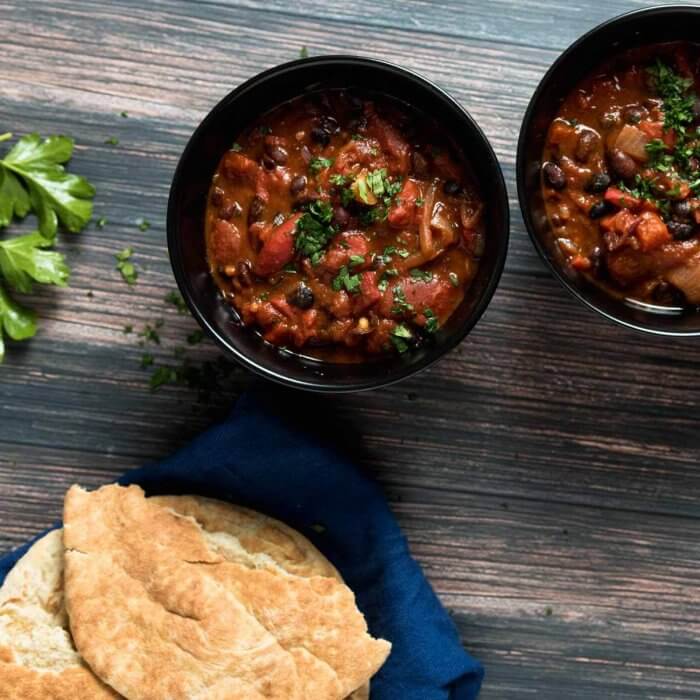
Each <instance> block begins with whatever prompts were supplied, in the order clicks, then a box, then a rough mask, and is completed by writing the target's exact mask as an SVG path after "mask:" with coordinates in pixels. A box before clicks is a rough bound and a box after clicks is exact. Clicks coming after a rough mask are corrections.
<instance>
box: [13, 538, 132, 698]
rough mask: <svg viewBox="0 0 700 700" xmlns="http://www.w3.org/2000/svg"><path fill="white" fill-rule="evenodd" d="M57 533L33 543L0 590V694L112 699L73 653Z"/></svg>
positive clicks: (112, 695) (76, 654) (16, 696)
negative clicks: (64, 598)
mask: <svg viewBox="0 0 700 700" xmlns="http://www.w3.org/2000/svg"><path fill="white" fill-rule="evenodd" d="M62 577H63V541H62V531H61V530H54V531H53V532H50V533H49V534H48V535H45V536H44V537H42V538H41V539H40V540H38V541H37V542H35V543H34V545H33V546H32V547H31V549H29V551H28V552H27V553H26V554H25V555H24V556H23V557H22V558H21V559H20V560H19V561H18V562H17V563H16V564H15V566H14V567H13V568H12V570H11V571H10V573H9V574H8V575H7V578H6V579H5V582H4V584H3V586H2V588H0V698H3V700H102V699H105V700H112V699H114V698H118V697H119V696H118V695H117V694H116V693H115V692H114V691H113V690H111V689H110V688H108V687H107V686H105V685H104V684H103V683H102V682H101V681H99V680H98V679H97V678H96V677H95V676H94V675H93V673H92V672H91V671H90V669H89V668H88V667H87V665H86V664H85V663H83V661H82V660H81V658H80V657H79V656H78V653H77V652H76V650H75V647H74V646H73V642H72V640H71V637H70V634H69V632H68V618H67V616H66V611H65V608H64V606H63V580H62Z"/></svg>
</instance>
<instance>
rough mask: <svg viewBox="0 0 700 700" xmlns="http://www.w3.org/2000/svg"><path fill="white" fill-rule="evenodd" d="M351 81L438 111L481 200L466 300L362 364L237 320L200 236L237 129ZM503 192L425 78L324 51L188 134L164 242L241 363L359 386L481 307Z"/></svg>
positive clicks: (196, 301)
mask: <svg viewBox="0 0 700 700" xmlns="http://www.w3.org/2000/svg"><path fill="white" fill-rule="evenodd" d="M342 87H345V88H349V87H358V88H361V89H363V90H367V91H376V92H381V93H384V94H386V95H389V96H391V97H394V98H397V99H399V100H403V101H404V102H407V103H409V104H411V105H413V106H414V107H416V108H418V109H419V110H422V111H423V112H425V113H426V114H428V115H430V116H432V117H433V118H435V119H436V120H437V121H438V122H439V123H440V124H442V125H444V129H445V130H446V131H447V132H449V133H450V134H451V135H452V138H453V140H454V143H455V145H456V146H457V147H458V148H460V149H462V150H463V151H464V153H465V155H466V158H467V160H468V162H469V163H471V164H472V165H473V167H474V171H475V175H476V178H477V179H478V180H479V183H480V186H481V189H482V194H483V196H484V198H485V202H486V212H487V236H486V250H485V253H484V257H483V259H482V261H481V265H480V266H479V270H478V273H477V276H476V278H475V280H474V283H473V285H472V288H471V290H470V291H469V293H468V294H467V298H466V299H465V300H464V302H463V303H462V304H461V306H460V307H459V308H458V309H457V310H456V311H455V313H454V314H453V315H452V317H451V318H450V319H449V321H448V322H447V323H446V324H445V326H444V328H442V329H441V330H440V331H439V332H438V333H437V334H436V337H435V339H434V341H433V342H432V343H431V344H429V345H426V346H425V347H423V348H421V349H418V350H417V351H415V352H412V353H405V354H404V355H401V356H397V357H392V358H383V359H380V360H373V361H367V362H363V363H359V364H335V363H330V362H320V361H317V360H314V359H310V358H307V357H303V356H300V355H298V354H296V353H292V352H286V351H283V350H280V349H279V348H277V347H275V346H273V345H270V344H269V343H266V342H265V341H264V340H262V338H261V337H260V335H259V334H258V333H256V332H255V331H254V330H253V329H251V328H246V327H243V326H242V325H241V324H240V322H239V320H238V317H237V314H236V312H235V310H234V309H233V308H232V307H231V305H230V304H228V303H226V302H225V301H224V300H223V299H222V297H221V295H220V293H219V291H218V289H217V287H216V284H215V283H214V280H213V279H212V276H211V275H210V274H209V268H208V265H207V260H206V252H205V242H204V234H203V225H204V212H205V206H206V200H207V193H208V190H209V185H210V183H211V179H212V176H213V174H214V172H215V170H216V167H217V165H218V163H219V160H220V158H221V156H222V155H223V153H224V152H225V151H226V150H227V149H228V148H229V147H230V144H231V143H232V141H233V140H234V139H235V137H236V136H237V135H238V133H239V132H240V131H241V130H242V129H243V128H244V127H246V126H247V125H248V124H249V123H250V122H251V121H253V120H254V119H255V118H256V117H257V116H258V115H260V114H261V113H264V112H266V111H268V110H269V109H272V108H273V107H275V106H277V105H279V104H281V103H283V102H285V101H287V100H289V99H291V98H293V97H297V96H299V95H302V94H304V93H306V92H308V91H316V90H320V89H328V88H342ZM508 232H509V214H508V199H507V193H506V188H505V184H504V182H503V176H502V174H501V170H500V167H499V165H498V161H497V160H496V156H495V155H494V153H493V150H492V149H491V146H490V145H489V142H488V141H487V140H486V137H485V136H484V134H483V133H482V132H481V130H480V129H479V127H478V126H477V125H476V123H475V122H474V120H473V119H472V118H471V117H470V116H469V114H467V112H466V111H465V110H464V109H463V108H462V107H461V106H460V105H459V104H458V103H457V102H455V100H453V99H452V98H451V97H450V96H449V95H448V94H447V93H445V92H443V91H442V90H441V89H440V88H438V87H437V86H435V85H433V84H432V83H430V82H429V81H427V80H426V79H425V78H422V77H420V76H418V75H416V74H414V73H411V72H409V71H407V70H404V69H402V68H399V67H397V66H394V65H391V64H389V63H384V62H381V61H375V60H370V59H366V58H357V57H352V56H325V57H320V58H309V59H302V60H298V61H292V62H291V63H286V64H284V65H281V66H278V67H276V68H272V69H271V70H268V71H265V72H264V73H261V74H260V75H258V76H256V77H254V78H252V79H251V80H248V81H247V82H245V83H244V84H243V85H241V86H240V87H238V88H236V89H235V90H234V91H233V92H231V93H230V94H229V95H228V96H227V97H225V98H224V99H223V100H222V101H221V102H220V103H219V104H218V105H216V107H214V109H213V110H212V111H211V112H210V113H209V114H208V115H207V117H206V118H205V119H204V121H203V122H202V123H201V124H200V125H199V127H197V129H196V131H195V132H194V134H193V135H192V138H191V139H190V141H189V143H188V144H187V147H186V148H185V151H184V153H183V154H182V157H181V159H180V162H179V164H178V166H177V170H176V171H175V176H174V178H173V183H172V187H171V190H170V201H169V204H168V247H169V250H170V260H171V263H172V266H173V270H174V272H175V279H176V280H177V283H178V285H179V287H180V290H181V292H182V294H183V296H184V298H185V299H186V301H187V303H188V305H189V307H190V309H191V310H192V313H193V314H194V316H195V318H196V319H197V320H198V321H199V323H200V324H201V326H202V328H204V329H205V330H206V331H207V332H208V333H209V334H210V335H211V336H212V337H213V338H214V339H215V340H216V341H217V342H218V343H219V345H221V346H222V347H223V348H224V349H226V350H227V351H228V352H229V353H230V354H231V355H232V356H233V357H234V358H236V359H237V360H238V361H239V362H240V363H241V364H243V365H244V366H245V367H247V368H248V369H251V370H253V371H255V372H257V373H259V374H261V375H263V376H264V377H267V378H268V379H272V380H275V381H278V382H280V383H283V384H287V385H290V386H293V387H297V388H302V389H309V390H313V391H324V392H344V391H360V390H363V389H372V388H375V387H379V386H383V385H386V384H390V383H392V382H395V381H398V380H399V379H403V378H404V377H407V376H409V375H411V374H414V373H415V372H418V371H419V370H421V369H423V368H425V367H427V366H428V365H430V364H431V363H432V362H434V361H435V360H437V359H438V358H439V357H440V356H441V355H443V354H444V353H446V352H447V351H448V350H450V349H451V348H453V347H454V346H455V345H457V343H459V342H460V341H461V340H462V339H463V338H464V336H465V335H466V334H467V333H468V332H469V331H470V330H471V328H472V327H473V326H474V324H475V323H476V322H477V320H478V319H479V317H480V316H481V314H482V313H483V312H484V309H486V306H487V305H488V303H489V301H490V299H491V297H492V295H493V292H494V291H495V289H496V285H497V284H498V280H499V277H500V275H501V271H502V269H503V264H504V262H505V257H506V250H507V247H508Z"/></svg>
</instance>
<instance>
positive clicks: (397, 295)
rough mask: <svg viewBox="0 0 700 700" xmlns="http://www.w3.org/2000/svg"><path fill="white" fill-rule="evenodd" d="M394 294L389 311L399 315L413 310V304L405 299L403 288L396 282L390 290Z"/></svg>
mask: <svg viewBox="0 0 700 700" xmlns="http://www.w3.org/2000/svg"><path fill="white" fill-rule="evenodd" d="M392 291H393V294H394V305H393V306H392V307H391V313H392V314H396V315H397V316H400V315H402V314H405V313H411V312H412V311H413V304H409V303H408V302H407V301H406V294H405V293H404V291H403V289H402V288H401V287H400V286H399V285H398V284H397V285H396V286H395V287H394V289H393V290H392Z"/></svg>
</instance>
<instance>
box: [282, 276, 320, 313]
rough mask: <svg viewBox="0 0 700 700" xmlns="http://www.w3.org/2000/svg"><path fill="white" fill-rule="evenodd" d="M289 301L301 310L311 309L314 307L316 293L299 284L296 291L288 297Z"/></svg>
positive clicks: (301, 283)
mask: <svg viewBox="0 0 700 700" xmlns="http://www.w3.org/2000/svg"><path fill="white" fill-rule="evenodd" d="M287 301H288V302H289V303H290V304H293V305H294V306H296V307H298V308H300V309H310V308H311V307H312V306H313V305H314V293H313V292H312V291H311V289H310V287H308V286H307V285H305V284H304V283H303V282H299V284H298V285H297V286H296V289H295V290H294V291H293V292H292V293H291V294H290V295H289V297H287Z"/></svg>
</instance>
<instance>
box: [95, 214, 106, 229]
mask: <svg viewBox="0 0 700 700" xmlns="http://www.w3.org/2000/svg"><path fill="white" fill-rule="evenodd" d="M106 225H107V219H106V218H105V217H104V216H101V217H100V218H99V219H98V220H97V221H96V222H95V226H97V228H100V229H102V228H104V227H105V226H106Z"/></svg>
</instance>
